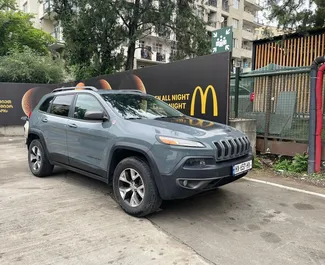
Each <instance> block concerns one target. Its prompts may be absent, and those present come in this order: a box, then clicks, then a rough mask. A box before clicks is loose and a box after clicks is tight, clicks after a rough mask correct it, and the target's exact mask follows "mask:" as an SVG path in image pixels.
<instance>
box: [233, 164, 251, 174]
mask: <svg viewBox="0 0 325 265" xmlns="http://www.w3.org/2000/svg"><path fill="white" fill-rule="evenodd" d="M250 169H252V160H250V161H247V162H244V163H240V164H237V165H234V166H233V167H232V174H233V175H234V176H236V175H239V174H241V173H244V172H247V171H248V170H250Z"/></svg>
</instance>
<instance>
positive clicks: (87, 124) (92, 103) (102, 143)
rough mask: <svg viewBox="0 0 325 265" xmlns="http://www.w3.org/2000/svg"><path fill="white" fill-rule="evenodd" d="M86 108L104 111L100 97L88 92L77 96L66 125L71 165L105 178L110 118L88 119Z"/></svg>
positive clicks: (87, 109)
mask: <svg viewBox="0 0 325 265" xmlns="http://www.w3.org/2000/svg"><path fill="white" fill-rule="evenodd" d="M87 111H104V112H105V113H106V111H105V109H104V107H103V105H102V104H101V103H100V102H99V100H98V99H97V98H96V97H95V96H93V95H91V94H86V93H80V94H78V95H77V96H76V99H75V103H74V110H73V111H72V114H71V117H70V119H69V121H68V126H67V145H68V154H69V161H70V165H71V166H73V167H75V168H78V169H82V170H84V171H87V172H90V173H93V174H96V175H98V176H99V177H104V176H105V174H106V170H107V168H106V167H107V161H108V160H107V159H108V153H109V152H108V149H109V143H108V141H109V140H110V139H111V137H110V132H109V129H110V126H111V122H110V121H98V120H97V121H92V120H85V119H84V115H85V113H86V112H87Z"/></svg>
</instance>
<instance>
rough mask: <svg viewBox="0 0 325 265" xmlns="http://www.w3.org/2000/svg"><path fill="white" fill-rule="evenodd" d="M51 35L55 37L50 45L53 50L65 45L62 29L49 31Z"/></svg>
mask: <svg viewBox="0 0 325 265" xmlns="http://www.w3.org/2000/svg"><path fill="white" fill-rule="evenodd" d="M51 35H52V37H53V38H55V39H56V42H55V43H53V44H51V45H50V48H51V49H53V50H59V49H61V48H63V47H64V46H65V41H64V38H63V34H62V29H60V30H58V31H54V32H52V33H51Z"/></svg>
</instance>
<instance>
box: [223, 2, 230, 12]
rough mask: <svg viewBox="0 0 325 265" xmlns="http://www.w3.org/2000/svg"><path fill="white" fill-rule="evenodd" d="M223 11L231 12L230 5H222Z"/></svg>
mask: <svg viewBox="0 0 325 265" xmlns="http://www.w3.org/2000/svg"><path fill="white" fill-rule="evenodd" d="M222 11H225V12H229V5H228V3H222Z"/></svg>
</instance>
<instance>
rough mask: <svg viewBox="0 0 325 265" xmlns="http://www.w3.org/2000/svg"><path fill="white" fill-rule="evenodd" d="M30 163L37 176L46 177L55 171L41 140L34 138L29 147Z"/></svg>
mask: <svg viewBox="0 0 325 265" xmlns="http://www.w3.org/2000/svg"><path fill="white" fill-rule="evenodd" d="M28 165H29V169H30V171H31V172H32V173H33V175H34V176H36V177H45V176H47V175H50V174H51V173H52V171H53V165H51V163H50V161H49V160H48V158H47V156H46V154H45V151H44V148H43V145H42V143H41V142H40V140H38V139H36V140H33V141H32V142H31V143H30V145H29V148H28Z"/></svg>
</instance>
